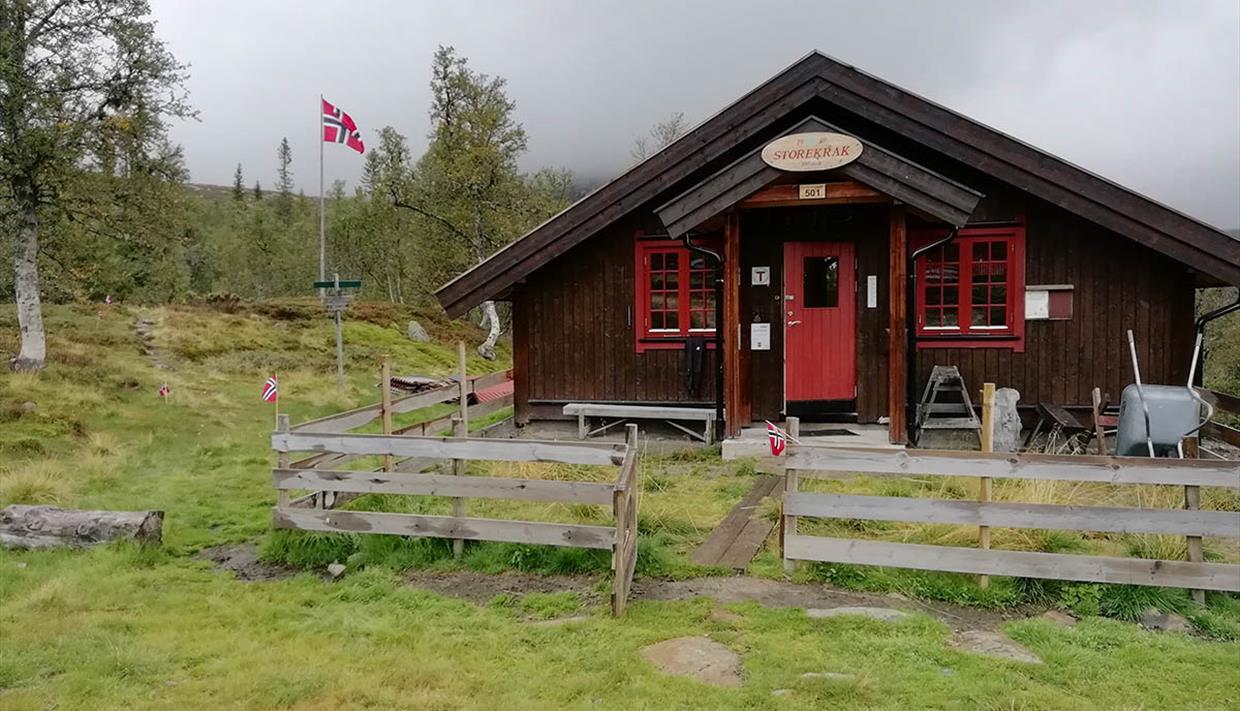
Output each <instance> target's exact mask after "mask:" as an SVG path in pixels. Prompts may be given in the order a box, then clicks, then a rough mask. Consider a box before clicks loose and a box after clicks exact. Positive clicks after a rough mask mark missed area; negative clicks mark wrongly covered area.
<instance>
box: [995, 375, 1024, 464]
mask: <svg viewBox="0 0 1240 711" xmlns="http://www.w3.org/2000/svg"><path fill="white" fill-rule="evenodd" d="M1019 401H1020V392H1018V391H1016V390H1014V389H1012V388H999V389H998V390H996V391H995V435H994V437H995V442H994V444H995V451H996V452H1015V451H1016V450H1017V449H1019V448H1020V443H1021V438H1020V414H1019V413H1017V412H1016V403H1017V402H1019Z"/></svg>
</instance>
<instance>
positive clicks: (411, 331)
mask: <svg viewBox="0 0 1240 711" xmlns="http://www.w3.org/2000/svg"><path fill="white" fill-rule="evenodd" d="M405 335H406V336H408V337H409V340H411V341H415V342H417V343H428V342H429V341H430V340H431V334H429V333H427V332H426V329H425V328H422V324H420V323H418V322H417V321H410V322H409V325H408V326H406V327H405Z"/></svg>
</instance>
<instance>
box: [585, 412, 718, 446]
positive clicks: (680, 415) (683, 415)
mask: <svg viewBox="0 0 1240 711" xmlns="http://www.w3.org/2000/svg"><path fill="white" fill-rule="evenodd" d="M564 414H565V415H569V416H576V418H577V436H578V437H580V438H581V439H586V438H588V437H590V436H591V435H596V434H599V433H600V432H604V431H606V430H608V429H611V428H612V427H614V426H616V425H618V424H620V423H621V422H624V421H626V420H663V421H664V422H666V423H667V424H669V425H671V426H672V427H675V428H676V429H678V430H680V431H682V432H685V433H687V434H689V436H691V437H694V438H695V439H698V440H700V441H702V442H705V443H706V444H711V442H713V441H714V436H715V411H714V410H713V409H711V408H706V407H672V406H663V405H604V404H596V403H588V402H573V403H569V404H567V405H565V406H564ZM591 417H600V418H607V419H611V420H612V422H608V423H606V424H604V425H603V426H602V427H599V428H596V429H593V430H592V429H590V426H589V418H591ZM677 420H680V421H684V420H693V421H697V422H702V423H703V428H702V432H701V433H698V432H695V431H693V430H691V429H689V428H688V427H685V426H684V425H682V424H680V423H679V422H677Z"/></svg>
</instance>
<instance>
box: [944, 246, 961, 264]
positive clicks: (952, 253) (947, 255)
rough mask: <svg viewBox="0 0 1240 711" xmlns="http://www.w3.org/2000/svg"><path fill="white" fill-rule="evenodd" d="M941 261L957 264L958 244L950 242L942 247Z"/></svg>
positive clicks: (958, 257) (958, 259)
mask: <svg viewBox="0 0 1240 711" xmlns="http://www.w3.org/2000/svg"><path fill="white" fill-rule="evenodd" d="M943 259H944V261H948V262H959V261H960V244H959V243H957V242H951V243H949V244H945V245H943Z"/></svg>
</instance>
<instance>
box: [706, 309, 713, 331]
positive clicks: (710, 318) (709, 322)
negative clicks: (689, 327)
mask: <svg viewBox="0 0 1240 711" xmlns="http://www.w3.org/2000/svg"><path fill="white" fill-rule="evenodd" d="M706 327H707V328H714V327H715V312H714V311H713V310H711V311H707V312H706Z"/></svg>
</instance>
